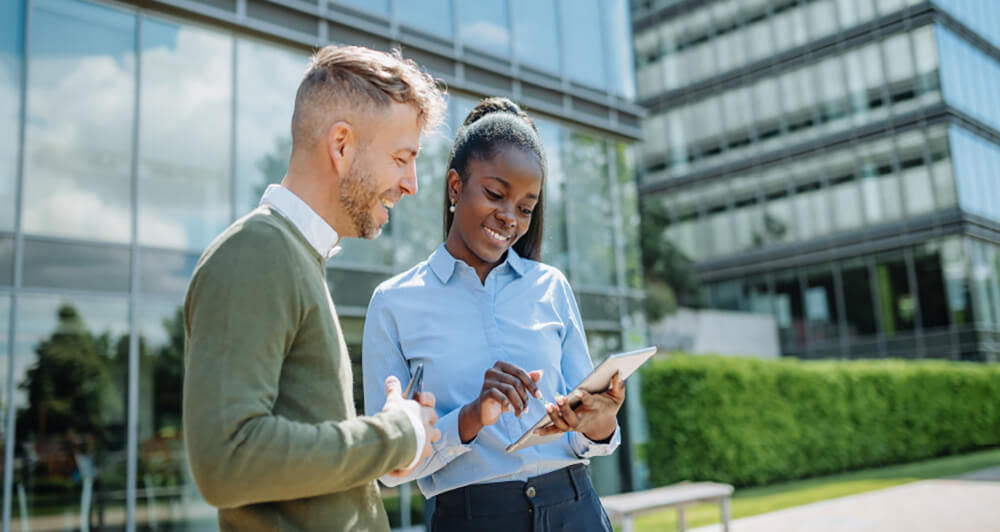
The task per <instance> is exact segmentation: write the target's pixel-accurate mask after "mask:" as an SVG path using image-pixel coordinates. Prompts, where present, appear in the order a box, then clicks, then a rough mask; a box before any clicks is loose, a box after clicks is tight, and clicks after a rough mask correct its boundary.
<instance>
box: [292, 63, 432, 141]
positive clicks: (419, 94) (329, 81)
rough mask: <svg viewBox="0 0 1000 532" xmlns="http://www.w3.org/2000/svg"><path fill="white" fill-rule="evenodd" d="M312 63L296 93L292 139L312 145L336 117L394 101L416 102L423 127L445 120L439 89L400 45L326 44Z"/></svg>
mask: <svg viewBox="0 0 1000 532" xmlns="http://www.w3.org/2000/svg"><path fill="white" fill-rule="evenodd" d="M311 63H312V64H311V66H310V68H309V71H308V72H306V75H305V77H304V78H303V79H302V83H300V84H299V89H298V92H297V93H296V94H295V111H294V112H293V113H292V140H293V144H302V143H303V142H304V143H306V144H312V143H313V142H315V141H316V140H318V139H321V138H324V137H325V136H326V134H327V133H328V131H329V128H330V126H331V125H333V123H334V122H335V121H337V120H348V121H350V119H351V118H355V119H358V118H360V117H364V116H365V115H366V114H373V112H377V111H384V110H387V109H388V107H389V106H390V105H391V104H392V102H398V103H404V104H412V105H413V106H415V107H416V108H417V111H418V115H417V120H418V121H419V124H420V127H421V129H422V130H428V129H433V128H435V127H437V126H438V125H440V123H441V122H442V120H443V119H444V113H445V101H444V97H443V95H442V89H441V88H440V87H439V86H438V83H437V82H436V81H435V80H434V78H432V77H431V76H430V75H429V74H428V73H427V72H425V71H423V70H421V68H420V67H419V66H418V65H417V64H416V63H415V62H413V60H411V59H403V56H402V54H401V53H400V52H399V50H393V51H392V52H391V53H386V52H380V51H377V50H372V49H370V48H364V47H361V46H325V47H323V48H321V49H320V50H319V51H317V52H316V53H315V54H313V56H312V60H311Z"/></svg>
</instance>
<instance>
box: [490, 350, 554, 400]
mask: <svg viewBox="0 0 1000 532" xmlns="http://www.w3.org/2000/svg"><path fill="white" fill-rule="evenodd" d="M493 367H495V368H498V369H501V370H503V371H504V372H505V373H507V374H508V375H511V376H512V377H514V378H516V379H517V380H519V381H520V382H521V384H522V385H523V386H524V388H525V389H526V390H527V391H528V393H530V394H531V395H534V396H535V397H537V398H539V399H541V398H542V397H541V396H542V392H540V391H538V385H537V384H536V383H535V379H532V378H531V375H529V374H528V372H527V371H524V370H523V369H521V368H519V367H517V366H515V365H514V364H511V363H509V362H504V361H502V360H501V361H499V362H497V363H496V364H495V365H494V366H493ZM525 401H527V398H525Z"/></svg>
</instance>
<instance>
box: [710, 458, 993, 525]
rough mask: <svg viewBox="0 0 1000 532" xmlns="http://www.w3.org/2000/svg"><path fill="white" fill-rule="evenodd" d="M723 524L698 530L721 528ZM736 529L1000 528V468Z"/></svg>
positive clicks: (771, 516) (799, 510)
mask: <svg viewBox="0 0 1000 532" xmlns="http://www.w3.org/2000/svg"><path fill="white" fill-rule="evenodd" d="M721 530H722V526H721V525H714V526H708V527H702V528H698V529H696V530H695V532H720V531H721ZM730 530H731V532H800V531H801V532H896V531H899V532H904V531H905V532H932V531H933V532H941V531H948V532H951V531H955V532H1000V467H998V468H992V469H987V470H984V471H977V472H975V473H969V474H966V475H961V476H958V477H954V478H943V479H935V480H923V481H919V482H913V483H910V484H904V485H902V486H896V487H894V488H888V489H884V490H877V491H870V492H868V493H861V494H858V495H850V496H848V497H841V498H839V499H830V500H827V501H822V502H817V503H812V504H807V505H804V506H796V507H794V508H788V509H785V510H779V511H777V512H771V513H767V514H761V515H756V516H753V517H746V518H743V519H737V520H735V521H733V522H732V527H731V528H730Z"/></svg>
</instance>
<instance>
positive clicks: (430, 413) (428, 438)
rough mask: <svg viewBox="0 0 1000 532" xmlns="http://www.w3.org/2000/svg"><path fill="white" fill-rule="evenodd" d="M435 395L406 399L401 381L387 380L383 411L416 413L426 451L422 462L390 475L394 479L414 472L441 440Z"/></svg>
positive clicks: (421, 456) (429, 394) (420, 394)
mask: <svg viewBox="0 0 1000 532" xmlns="http://www.w3.org/2000/svg"><path fill="white" fill-rule="evenodd" d="M434 403H435V399H434V394H432V393H430V392H421V393H419V394H417V400H416V401H414V400H411V399H404V398H403V391H402V387H401V386H400V384H399V379H397V378H396V377H394V376H392V375H390V376H389V377H386V379H385V406H384V407H382V411H383V412H386V411H388V410H391V409H393V408H399V409H402V410H404V411H406V412H407V413H416V414H417V417H419V418H420V419H421V420H422V421H423V424H424V450H423V453H421V455H420V460H418V461H417V463H416V464H414V466H413V467H412V468H410V469H397V470H395V471H393V472H391V473H389V474H390V475H392V476H394V477H404V476H406V475H409V474H410V473H412V472H413V470H414V469H416V468H417V466H419V465H420V462H422V461H423V460H424V459H425V458H427V457H428V456H430V455H431V453H432V452H433V451H434V449H433V448H432V447H431V444H432V443H434V442H436V441H438V440H440V439H441V431H440V430H438V429H436V428H434V424H435V423H437V420H438V415H437V412H436V411H435V410H434Z"/></svg>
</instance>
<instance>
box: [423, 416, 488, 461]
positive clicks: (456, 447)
mask: <svg viewBox="0 0 1000 532" xmlns="http://www.w3.org/2000/svg"><path fill="white" fill-rule="evenodd" d="M461 413H462V408H461V407H459V408H456V409H454V410H452V411H451V412H448V413H447V414H445V415H444V416H443V417H441V418H439V419H438V422H437V425H436V426H437V427H438V428H439V429H441V439H440V440H438V441H437V442H435V443H432V444H431V446H432V447H434V452H435V453H436V454H439V455H440V457H441V458H442V459H443V460H444V461H445V462H450V461H451V460H452V459H454V458H457V457H458V456H460V455H463V454H465V453H467V452H469V451H471V450H472V444H473V443H475V441H476V438H478V437H479V435H478V434H477V435H476V436H475V437H474V438H472V439H471V440H469V442H468V443H462V435H461V433H460V432H459V431H458V419H459V416H460V414H461Z"/></svg>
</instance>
